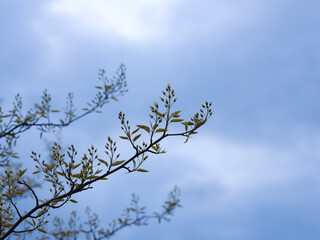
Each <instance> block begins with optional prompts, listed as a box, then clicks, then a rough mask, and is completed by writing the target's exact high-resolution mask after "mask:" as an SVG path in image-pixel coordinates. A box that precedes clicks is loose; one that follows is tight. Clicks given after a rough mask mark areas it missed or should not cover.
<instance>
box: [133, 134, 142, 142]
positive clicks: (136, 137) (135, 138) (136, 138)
mask: <svg viewBox="0 0 320 240" xmlns="http://www.w3.org/2000/svg"><path fill="white" fill-rule="evenodd" d="M140 136H141V134H139V135H137V136H135V137H134V138H133V141H136V140H138V138H139V137H140Z"/></svg>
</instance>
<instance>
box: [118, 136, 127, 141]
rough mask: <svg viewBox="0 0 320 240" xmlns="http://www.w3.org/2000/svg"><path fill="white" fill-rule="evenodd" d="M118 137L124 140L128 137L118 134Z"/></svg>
mask: <svg viewBox="0 0 320 240" xmlns="http://www.w3.org/2000/svg"><path fill="white" fill-rule="evenodd" d="M119 138H121V139H125V140H127V139H128V137H125V136H119Z"/></svg>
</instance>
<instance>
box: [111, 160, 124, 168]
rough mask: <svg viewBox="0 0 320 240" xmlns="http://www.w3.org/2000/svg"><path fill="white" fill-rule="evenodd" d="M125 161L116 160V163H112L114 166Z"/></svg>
mask: <svg viewBox="0 0 320 240" xmlns="http://www.w3.org/2000/svg"><path fill="white" fill-rule="evenodd" d="M123 162H124V160H122V161H116V162H114V163H112V165H111V166H112V167H113V166H117V165H120V164H121V163H123Z"/></svg>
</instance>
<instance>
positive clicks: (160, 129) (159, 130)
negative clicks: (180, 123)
mask: <svg viewBox="0 0 320 240" xmlns="http://www.w3.org/2000/svg"><path fill="white" fill-rule="evenodd" d="M166 131H168V130H167V129H164V128H158V129H157V130H156V132H166Z"/></svg>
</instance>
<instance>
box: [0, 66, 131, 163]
mask: <svg viewBox="0 0 320 240" xmlns="http://www.w3.org/2000/svg"><path fill="white" fill-rule="evenodd" d="M125 70H126V67H125V66H124V65H120V67H119V69H118V70H117V71H116V76H114V77H113V78H111V79H109V78H107V77H106V76H105V70H103V69H100V71H99V79H100V80H101V86H96V88H97V93H96V95H95V96H94V98H93V99H91V100H90V101H89V102H88V103H87V105H88V107H85V108H83V109H82V112H81V113H80V114H79V115H77V114H76V109H75V107H74V103H73V94H72V93H69V94H68V97H67V102H66V107H65V109H64V110H62V111H63V112H64V118H60V119H59V120H58V122H53V121H52V119H53V116H52V115H53V114H57V113H59V112H60V110H55V109H52V106H51V100H52V99H51V95H50V94H49V93H48V91H47V90H44V91H43V95H42V97H41V101H40V103H36V104H34V106H33V108H31V109H29V110H28V111H27V112H26V113H25V114H24V113H23V112H22V106H23V103H22V99H21V96H20V95H19V94H17V95H16V96H15V101H14V102H13V108H12V110H10V111H8V112H7V113H4V112H3V111H2V109H1V106H0V139H1V142H0V166H8V163H9V161H10V159H11V158H18V154H17V153H15V152H14V151H13V147H14V146H15V144H16V141H17V139H18V138H19V135H20V134H21V133H23V132H25V131H27V130H29V129H30V128H31V127H37V128H38V129H39V130H40V134H41V136H42V133H43V132H50V131H53V130H54V129H55V128H62V127H66V126H68V125H70V124H71V123H72V122H74V121H76V120H78V119H80V118H82V117H84V116H85V115H87V114H90V113H92V112H100V109H101V108H102V107H103V106H104V105H105V104H106V103H108V102H109V101H110V100H111V99H113V100H116V101H117V98H116V97H117V96H120V95H123V94H124V93H125V92H126V91H127V82H126V74H125Z"/></svg>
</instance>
